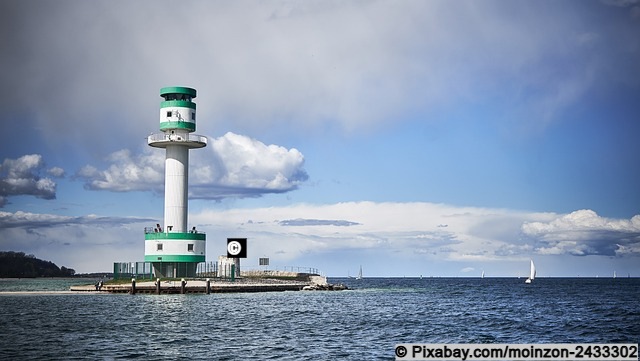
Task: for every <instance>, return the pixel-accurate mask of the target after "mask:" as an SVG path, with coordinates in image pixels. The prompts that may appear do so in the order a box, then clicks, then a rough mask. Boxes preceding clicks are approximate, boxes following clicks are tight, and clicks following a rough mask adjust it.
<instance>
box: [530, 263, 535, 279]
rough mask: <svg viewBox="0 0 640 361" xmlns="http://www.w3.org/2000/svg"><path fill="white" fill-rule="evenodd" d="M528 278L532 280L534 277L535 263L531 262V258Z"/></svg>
mask: <svg viewBox="0 0 640 361" xmlns="http://www.w3.org/2000/svg"><path fill="white" fill-rule="evenodd" d="M529 278H531V280H532V281H533V280H534V279H535V278H536V265H535V264H533V260H531V273H530V274H529Z"/></svg>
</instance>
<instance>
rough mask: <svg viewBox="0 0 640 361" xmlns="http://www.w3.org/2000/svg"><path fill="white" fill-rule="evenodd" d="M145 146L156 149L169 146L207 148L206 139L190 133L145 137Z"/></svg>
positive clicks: (158, 134)
mask: <svg viewBox="0 0 640 361" xmlns="http://www.w3.org/2000/svg"><path fill="white" fill-rule="evenodd" d="M147 144H148V145H150V146H152V147H156V148H166V147H167V146H169V145H180V146H185V147H188V148H204V147H206V146H207V137H205V136H204V135H198V134H191V133H173V134H168V133H156V134H151V135H149V136H148V137H147Z"/></svg>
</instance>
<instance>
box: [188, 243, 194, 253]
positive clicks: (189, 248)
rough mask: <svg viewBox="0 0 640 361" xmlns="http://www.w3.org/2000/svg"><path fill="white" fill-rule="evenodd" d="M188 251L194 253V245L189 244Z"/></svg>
mask: <svg viewBox="0 0 640 361" xmlns="http://www.w3.org/2000/svg"><path fill="white" fill-rule="evenodd" d="M187 251H189V252H193V243H189V244H188V245H187Z"/></svg>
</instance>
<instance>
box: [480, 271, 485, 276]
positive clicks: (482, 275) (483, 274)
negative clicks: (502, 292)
mask: <svg viewBox="0 0 640 361" xmlns="http://www.w3.org/2000/svg"><path fill="white" fill-rule="evenodd" d="M480 278H484V270H482V276H480Z"/></svg>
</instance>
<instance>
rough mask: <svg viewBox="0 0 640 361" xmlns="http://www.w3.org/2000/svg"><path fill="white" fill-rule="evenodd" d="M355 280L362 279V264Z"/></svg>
mask: <svg viewBox="0 0 640 361" xmlns="http://www.w3.org/2000/svg"><path fill="white" fill-rule="evenodd" d="M356 279H357V280H361V279H362V266H360V272H358V276H357V277H356Z"/></svg>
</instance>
